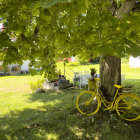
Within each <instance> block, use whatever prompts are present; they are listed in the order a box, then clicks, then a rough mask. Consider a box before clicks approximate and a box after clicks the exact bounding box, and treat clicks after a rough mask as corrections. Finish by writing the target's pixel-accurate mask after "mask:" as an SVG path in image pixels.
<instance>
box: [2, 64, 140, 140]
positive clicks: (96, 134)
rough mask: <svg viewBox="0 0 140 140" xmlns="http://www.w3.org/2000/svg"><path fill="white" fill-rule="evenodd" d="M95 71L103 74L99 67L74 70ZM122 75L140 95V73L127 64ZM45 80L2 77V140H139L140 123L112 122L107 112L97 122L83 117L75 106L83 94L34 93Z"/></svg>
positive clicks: (28, 76)
mask: <svg viewBox="0 0 140 140" xmlns="http://www.w3.org/2000/svg"><path fill="white" fill-rule="evenodd" d="M59 65H60V64H59ZM60 67H61V68H62V66H60ZM91 67H94V68H97V69H98V70H99V65H94V66H93V65H85V66H71V68H72V69H74V70H75V71H78V70H81V69H82V71H84V70H89V69H90V68H91ZM134 71H135V72H134ZM69 72H70V71H69ZM122 73H124V74H125V75H126V82H128V83H127V84H133V85H134V87H135V88H136V89H138V91H139V89H140V87H139V84H140V80H139V79H140V75H139V73H140V69H130V68H129V67H128V65H124V64H123V65H122ZM135 73H136V74H135ZM41 78H42V77H41V76H39V75H36V76H33V77H32V76H30V75H26V76H25V75H24V76H6V77H0V140H63V139H64V140H78V139H81V140H87V139H89V140H90V139H94V140H112V139H113V140H134V139H136V140H139V138H140V134H139V131H140V127H139V126H140V123H139V122H131V123H127V122H125V121H123V120H120V118H118V116H117V115H115V114H113V115H112V117H111V118H109V117H106V112H103V115H102V116H100V115H101V113H98V114H99V115H95V117H94V121H93V117H91V116H90V117H89V116H83V115H81V114H80V113H79V112H78V111H77V109H76V105H75V101H76V98H77V96H78V94H79V93H80V92H81V91H80V90H76V89H73V90H65V91H61V92H51V91H50V92H48V93H40V94H39V93H37V94H33V93H31V90H30V87H29V83H30V82H31V81H36V80H38V79H41ZM134 79H135V80H134Z"/></svg>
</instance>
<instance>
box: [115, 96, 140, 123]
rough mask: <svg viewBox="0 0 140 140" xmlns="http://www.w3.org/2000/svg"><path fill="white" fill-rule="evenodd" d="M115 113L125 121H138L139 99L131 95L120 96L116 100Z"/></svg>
mask: <svg viewBox="0 0 140 140" xmlns="http://www.w3.org/2000/svg"><path fill="white" fill-rule="evenodd" d="M116 111H117V114H118V115H119V116H121V117H122V118H123V119H125V120H127V121H135V120H137V119H140V98H139V97H137V96H136V95H133V94H127V95H122V96H120V97H119V98H118V99H117V100H116Z"/></svg>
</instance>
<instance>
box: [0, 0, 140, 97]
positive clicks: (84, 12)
mask: <svg viewBox="0 0 140 140" xmlns="http://www.w3.org/2000/svg"><path fill="white" fill-rule="evenodd" d="M139 11H140V1H137V0H40V1H39V0H36V1H35V0H22V1H21V0H0V17H1V18H2V19H3V20H2V22H3V23H4V27H5V29H4V30H3V31H2V32H0V49H1V53H2V54H3V55H2V57H3V60H4V64H7V63H13V62H17V63H22V60H26V59H29V60H31V66H32V65H34V66H35V67H42V72H43V71H45V72H46V76H48V77H49V78H50V77H52V75H53V73H54V72H55V69H56V66H55V64H56V62H57V60H58V59H61V58H65V57H69V56H76V55H79V54H80V55H85V56H87V57H88V56H89V57H90V56H91V55H93V56H99V55H101V64H100V75H101V87H102V90H104V91H105V93H106V94H110V95H113V93H114V88H113V85H114V84H120V81H121V80H120V79H121V60H120V58H121V57H124V56H125V55H127V54H129V55H133V56H137V55H139V54H140V28H139V25H140V13H139ZM12 38H15V41H12ZM36 59H37V60H39V61H35V60H36Z"/></svg>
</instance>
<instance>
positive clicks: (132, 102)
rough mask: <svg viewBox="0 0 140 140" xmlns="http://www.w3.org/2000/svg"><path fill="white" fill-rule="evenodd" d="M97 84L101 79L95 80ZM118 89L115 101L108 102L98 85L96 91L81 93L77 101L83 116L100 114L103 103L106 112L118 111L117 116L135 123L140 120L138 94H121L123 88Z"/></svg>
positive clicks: (118, 87) (118, 86)
mask: <svg viewBox="0 0 140 140" xmlns="http://www.w3.org/2000/svg"><path fill="white" fill-rule="evenodd" d="M95 80H96V82H98V81H99V78H96V79H95ZM114 86H115V87H116V88H117V91H116V93H115V96H114V99H113V101H112V102H108V101H107V100H106V99H105V97H104V96H103V93H102V92H101V90H100V89H99V88H98V86H97V84H96V86H95V88H94V89H95V90H94V91H84V92H82V93H80V95H79V96H78V97H77V100H76V106H77V108H78V110H79V112H80V113H82V114H83V115H93V114H95V113H97V112H98V110H99V108H100V107H101V103H103V104H104V106H105V109H104V110H111V111H113V110H116V112H117V114H118V115H119V116H120V117H121V118H123V119H125V120H127V121H135V120H137V119H140V98H139V97H138V96H137V94H136V93H119V92H118V91H119V89H120V88H122V87H123V86H121V85H114Z"/></svg>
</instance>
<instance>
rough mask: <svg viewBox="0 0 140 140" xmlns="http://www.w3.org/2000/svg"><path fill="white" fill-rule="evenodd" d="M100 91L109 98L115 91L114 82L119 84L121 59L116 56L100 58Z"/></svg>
mask: <svg viewBox="0 0 140 140" xmlns="http://www.w3.org/2000/svg"><path fill="white" fill-rule="evenodd" d="M100 78H101V91H103V93H104V96H105V97H107V98H108V99H111V98H112V97H113V96H114V93H115V87H114V84H119V85H120V84H121V59H120V58H118V57H116V56H107V57H105V58H103V55H102V56H101V59H100Z"/></svg>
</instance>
